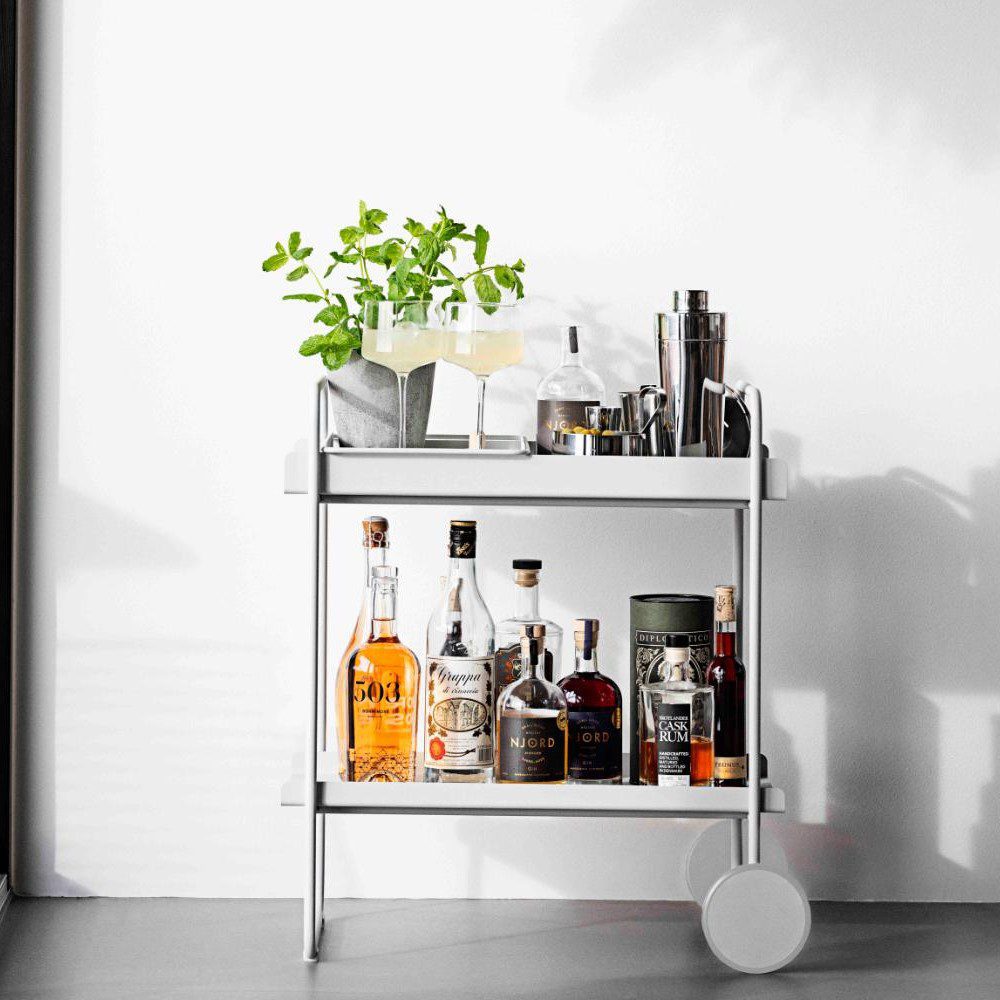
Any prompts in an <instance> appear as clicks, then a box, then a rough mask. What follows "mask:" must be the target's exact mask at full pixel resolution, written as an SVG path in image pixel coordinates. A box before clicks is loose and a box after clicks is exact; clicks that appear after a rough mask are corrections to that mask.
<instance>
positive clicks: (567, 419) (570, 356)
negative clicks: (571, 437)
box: [535, 326, 604, 455]
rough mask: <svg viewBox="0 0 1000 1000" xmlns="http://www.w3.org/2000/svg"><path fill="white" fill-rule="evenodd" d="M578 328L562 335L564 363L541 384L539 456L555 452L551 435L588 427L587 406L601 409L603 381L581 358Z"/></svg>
mask: <svg viewBox="0 0 1000 1000" xmlns="http://www.w3.org/2000/svg"><path fill="white" fill-rule="evenodd" d="M579 329H580V328H579V327H576V326H567V327H565V328H564V329H563V331H562V361H561V363H560V364H559V367H558V368H556V369H554V370H553V371H551V372H549V374H548V375H546V376H545V378H543V379H542V380H541V382H539V383H538V393H537V396H538V427H537V433H536V435H535V436H536V437H537V439H538V453H539V454H540V455H548V454H551V452H552V432H553V431H557V430H572V429H573V428H574V427H576V426H577V425H580V426H585V425H586V419H587V407H588V406H600V404H601V400H602V399H603V397H604V383H603V382H602V381H601V377H600V376H599V375H598V374H597V373H596V372H592V371H591V370H590V369H589V368H587V367H586V366H585V365H584V364H583V361H582V359H581V356H580V337H579Z"/></svg>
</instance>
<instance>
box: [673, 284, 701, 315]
mask: <svg viewBox="0 0 1000 1000" xmlns="http://www.w3.org/2000/svg"><path fill="white" fill-rule="evenodd" d="M707 311H708V292H706V291H705V290H704V289H697V288H685V289H682V290H681V291H679V292H674V312H707Z"/></svg>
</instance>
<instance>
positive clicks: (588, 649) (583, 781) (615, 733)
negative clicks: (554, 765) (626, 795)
mask: <svg viewBox="0 0 1000 1000" xmlns="http://www.w3.org/2000/svg"><path fill="white" fill-rule="evenodd" d="M599 629H600V622H598V620H597V619H596V618H578V619H577V620H576V621H575V622H574V623H573V646H574V655H575V656H576V669H575V670H574V671H573V673H571V674H570V675H569V676H568V677H564V678H563V679H562V680H561V681H560V682H559V688H560V689H561V691H562V693H563V694H564V695H565V696H566V706H567V708H568V710H569V782H570V784H579V785H620V784H621V781H622V693H621V690H620V689H619V687H618V685H617V684H616V683H615V682H614V681H613V680H612V679H611V678H610V677H605V676H604V674H602V673H601V672H600V670H599V669H598V666H597V637H598V632H599Z"/></svg>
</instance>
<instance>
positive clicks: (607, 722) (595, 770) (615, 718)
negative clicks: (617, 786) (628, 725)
mask: <svg viewBox="0 0 1000 1000" xmlns="http://www.w3.org/2000/svg"><path fill="white" fill-rule="evenodd" d="M621 774H622V710H621V709H620V708H592V709H586V710H579V711H578V710H576V709H573V710H572V711H570V713H569V776H570V777H571V778H577V779H579V780H582V781H588V780H589V781H607V780H608V779H609V778H620V777H621Z"/></svg>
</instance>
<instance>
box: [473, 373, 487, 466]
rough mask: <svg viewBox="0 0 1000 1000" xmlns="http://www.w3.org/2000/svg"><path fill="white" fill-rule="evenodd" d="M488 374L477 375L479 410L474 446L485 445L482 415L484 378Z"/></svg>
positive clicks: (484, 394) (484, 410)
mask: <svg viewBox="0 0 1000 1000" xmlns="http://www.w3.org/2000/svg"><path fill="white" fill-rule="evenodd" d="M488 377H489V376H488V375H477V376H476V381H477V382H478V383H479V410H478V412H477V414H476V447H477V448H485V447H486V435H485V434H483V417H484V415H485V413H486V379H487V378H488Z"/></svg>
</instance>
